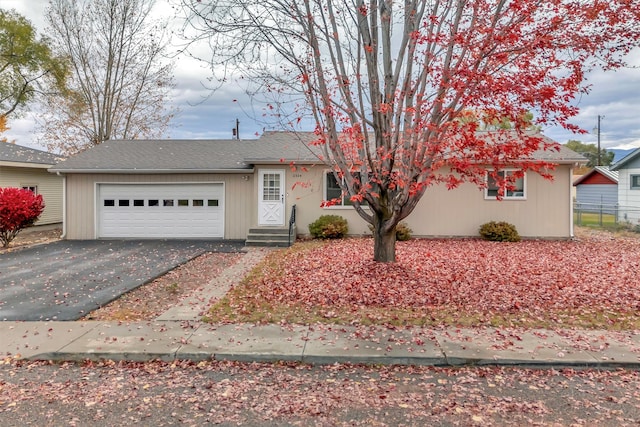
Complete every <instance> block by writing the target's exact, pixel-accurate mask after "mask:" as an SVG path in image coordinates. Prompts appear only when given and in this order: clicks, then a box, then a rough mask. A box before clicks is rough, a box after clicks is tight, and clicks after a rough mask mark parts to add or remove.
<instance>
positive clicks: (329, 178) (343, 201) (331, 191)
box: [324, 172, 353, 206]
mask: <svg viewBox="0 0 640 427" xmlns="http://www.w3.org/2000/svg"><path fill="white" fill-rule="evenodd" d="M324 188H325V195H324V196H325V200H326V201H329V200H333V199H338V200H340V202H339V203H337V204H336V205H334V206H352V205H353V202H352V201H351V198H350V197H349V196H348V195H345V196H343V195H342V188H340V185H338V181H337V180H336V177H335V176H334V175H333V173H332V172H326V173H325V187H324Z"/></svg>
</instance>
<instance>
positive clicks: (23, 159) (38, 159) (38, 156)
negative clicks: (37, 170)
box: [0, 141, 64, 165]
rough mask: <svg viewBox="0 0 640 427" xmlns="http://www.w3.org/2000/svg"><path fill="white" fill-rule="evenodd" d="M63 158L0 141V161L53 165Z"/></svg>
mask: <svg viewBox="0 0 640 427" xmlns="http://www.w3.org/2000/svg"><path fill="white" fill-rule="evenodd" d="M63 159H64V157H62V156H59V155H57V154H51V153H47V152H46V151H42V150H36V149H35V148H29V147H23V146H22V145H16V144H12V143H10V142H2V141H0V162H13V163H33V164H39V165H55V164H56V163H58V162H60V161H61V160H63Z"/></svg>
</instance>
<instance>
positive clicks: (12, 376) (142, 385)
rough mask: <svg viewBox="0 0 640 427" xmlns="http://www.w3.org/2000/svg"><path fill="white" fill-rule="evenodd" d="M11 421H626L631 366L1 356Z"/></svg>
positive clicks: (630, 413)
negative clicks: (6, 359) (60, 360)
mask: <svg viewBox="0 0 640 427" xmlns="http://www.w3.org/2000/svg"><path fill="white" fill-rule="evenodd" d="M0 390H2V393H0V414H1V415H0V417H1V418H2V420H3V423H2V424H3V426H13V425H16V426H18V425H82V426H100V425H123V424H126V425H134V424H136V425H154V426H163V425H178V424H179V425H212V424H222V425H305V426H307V425H308V426H313V425H316V426H329V425H331V426H343V425H344V426H371V425H374V426H416V425H425V426H426V425H461V426H475V425H478V426H480V425H482V426H494V425H495V426H503V425H545V426H547V425H548V426H561V425H574V426H597V425H601V426H606V425H616V426H631V425H637V423H638V421H639V420H640V406H639V405H638V402H639V401H640V400H639V398H640V396H639V394H638V390H640V376H638V374H637V373H636V372H634V371H593V370H584V371H573V370H570V369H565V370H552V369H550V370H526V369H507V368H491V367H485V368H455V369H452V368H432V367H362V366H350V365H331V366H320V367H313V366H310V365H301V364H294V363H283V364H277V365H276V364H259V363H254V364H242V363H237V362H204V361H203V362H172V363H163V362H149V363H123V362H120V363H114V362H109V361H105V362H101V363H93V362H88V363H85V364H70V363H64V364H61V365H56V364H51V363H46V362H35V363H34V362H11V363H10V364H5V365H4V366H2V369H0Z"/></svg>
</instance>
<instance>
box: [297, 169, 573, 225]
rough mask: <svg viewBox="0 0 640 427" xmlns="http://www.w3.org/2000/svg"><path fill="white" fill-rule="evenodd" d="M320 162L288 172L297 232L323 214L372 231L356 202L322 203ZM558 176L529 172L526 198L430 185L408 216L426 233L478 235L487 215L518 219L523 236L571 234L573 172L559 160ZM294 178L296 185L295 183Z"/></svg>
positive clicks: (410, 222)
mask: <svg viewBox="0 0 640 427" xmlns="http://www.w3.org/2000/svg"><path fill="white" fill-rule="evenodd" d="M323 170H324V168H323V167H321V166H317V167H314V168H311V170H310V171H309V172H306V173H303V172H297V173H293V172H289V173H288V179H289V186H288V188H289V189H290V190H289V193H288V197H287V201H288V205H290V204H293V203H296V204H297V205H298V209H297V228H298V233H299V234H301V235H305V234H308V233H309V224H310V223H311V222H313V221H315V220H316V219H317V218H318V217H319V216H320V215H323V214H336V215H340V216H342V217H344V218H345V219H346V220H347V222H348V224H349V234H354V235H360V234H369V233H370V231H369V229H368V226H367V223H366V222H365V221H364V220H363V219H362V218H360V216H359V215H358V214H357V213H356V212H355V210H354V209H353V208H350V207H330V208H321V207H320V204H321V202H322V198H323V188H322V185H323ZM553 175H554V180H553V181H549V180H545V179H544V178H542V177H540V176H539V175H537V174H535V173H533V172H529V173H527V181H526V182H527V183H526V196H527V197H526V200H502V201H497V200H485V198H484V192H483V190H480V189H478V188H477V187H476V186H475V185H473V184H463V185H461V186H460V187H458V188H457V189H455V190H447V189H446V187H445V186H444V185H437V186H434V187H430V188H428V189H427V191H426V192H425V194H424V196H423V197H422V199H421V200H420V202H419V203H418V205H417V206H416V209H415V210H414V211H413V212H412V213H411V215H409V217H408V218H407V219H406V220H405V222H407V224H408V225H409V227H410V228H411V229H412V230H413V235H414V236H416V237H418V236H423V237H449V236H461V237H462V236H477V235H478V229H479V227H480V225H482V224H483V223H485V222H488V221H507V222H510V223H512V224H514V225H515V226H516V227H517V229H518V231H519V233H520V234H521V235H522V236H523V237H541V238H569V237H571V235H572V223H571V209H572V207H571V173H570V168H569V166H564V165H560V166H558V167H557V168H556V170H555V171H554V172H553ZM293 184H295V189H291V186H292V185H293Z"/></svg>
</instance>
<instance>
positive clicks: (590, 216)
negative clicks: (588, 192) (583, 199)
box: [573, 202, 640, 232]
mask: <svg viewBox="0 0 640 427" xmlns="http://www.w3.org/2000/svg"><path fill="white" fill-rule="evenodd" d="M573 222H574V224H575V225H579V226H591V227H603V228H619V229H622V228H628V229H633V230H634V231H639V232H640V207H637V206H622V205H619V204H613V205H612V204H602V203H580V202H575V203H574V204H573Z"/></svg>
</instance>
